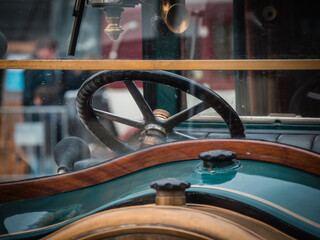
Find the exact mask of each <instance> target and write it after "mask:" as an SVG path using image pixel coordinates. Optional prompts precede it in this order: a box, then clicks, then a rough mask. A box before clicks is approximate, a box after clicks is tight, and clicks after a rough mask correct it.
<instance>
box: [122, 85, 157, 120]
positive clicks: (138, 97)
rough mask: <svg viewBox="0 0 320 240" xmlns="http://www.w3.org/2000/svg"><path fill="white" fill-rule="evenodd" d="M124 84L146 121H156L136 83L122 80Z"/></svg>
mask: <svg viewBox="0 0 320 240" xmlns="http://www.w3.org/2000/svg"><path fill="white" fill-rule="evenodd" d="M124 84H125V85H126V87H127V89H128V90H129V92H130V94H131V96H132V97H133V99H134V100H135V102H136V104H137V106H138V108H139V109H140V111H141V113H142V115H143V117H144V119H145V120H146V122H149V123H154V122H156V117H155V116H154V114H153V112H152V110H151V108H150V106H149V104H148V103H147V101H146V100H145V98H144V97H143V95H142V93H141V92H140V91H139V89H138V88H137V86H136V84H135V83H134V82H133V81H124Z"/></svg>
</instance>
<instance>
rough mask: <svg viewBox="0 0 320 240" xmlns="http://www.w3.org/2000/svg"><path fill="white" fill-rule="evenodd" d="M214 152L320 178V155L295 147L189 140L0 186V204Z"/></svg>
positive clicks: (196, 157)
mask: <svg viewBox="0 0 320 240" xmlns="http://www.w3.org/2000/svg"><path fill="white" fill-rule="evenodd" d="M214 149H221V150H229V151H233V152H236V153H237V159H246V160H256V161H264V162H270V163H275V164H280V165H284V166H288V167H292V168H296V169H299V170H303V171H306V172H309V173H312V174H315V175H320V155H319V154H316V153H312V152H309V151H306V150H302V149H297V148H294V147H290V146H286V145H280V144H276V143H270V142H261V141H254V140H213V139H212V140H192V141H185V142H175V143H170V144H164V145H159V146H154V147H150V148H146V149H143V150H140V151H137V152H134V153H131V154H128V155H126V156H122V157H119V158H117V159H114V160H112V161H109V162H106V163H103V164H100V165H97V166H94V167H91V168H88V169H85V170H82V171H77V172H73V173H67V174H62V175H55V176H49V177H43V178H38V179H31V180H24V181H20V182H11V183H3V184H0V202H8V201H16V200H22V199H29V198H36V197H41V196H48V195H53V194H58V193H63V192H68V191H72V190H76V189H80V188H85V187H89V186H93V185H96V184H99V183H103V182H105V181H108V180H112V179H114V178H117V177H121V176H124V175H127V174H129V173H133V172H136V171H139V170H142V169H145V168H148V167H153V166H157V165H159V164H164V163H170V162H178V161H184V160H194V159H198V155H199V153H201V152H205V151H210V150H214Z"/></svg>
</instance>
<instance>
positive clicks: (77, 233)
mask: <svg viewBox="0 0 320 240" xmlns="http://www.w3.org/2000/svg"><path fill="white" fill-rule="evenodd" d="M147 236H148V237H147ZM117 237H118V238H119V239H157V240H159V239H176V240H177V239H246V240H247V239H279V240H289V239H291V240H292V239H293V238H291V237H290V236H288V235H286V234H284V233H282V232H280V231H279V230H277V229H275V228H273V227H271V226H269V225H267V224H265V223H263V222H260V221H257V220H255V219H252V218H250V217H247V216H244V215H241V214H239V213H236V212H232V211H230V210H226V209H220V208H217V207H211V206H206V205H199V204H192V205H190V206H189V205H184V206H155V205H144V206H135V207H126V208H119V209H113V210H109V211H104V212H101V213H97V214H93V215H91V216H89V217H86V218H83V219H81V220H79V221H76V222H74V223H71V224H69V225H67V226H66V227H64V228H61V229H59V230H58V231H56V232H54V233H52V234H50V235H48V236H46V237H44V238H43V239H46V240H51V239H78V238H81V239H92V238H93V239H109V238H112V239H114V238H117ZM121 237H123V238H121Z"/></svg>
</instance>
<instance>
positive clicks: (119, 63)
mask: <svg viewBox="0 0 320 240" xmlns="http://www.w3.org/2000/svg"><path fill="white" fill-rule="evenodd" d="M0 68H1V69H65V70H68V69H69V70H319V69H320V59H303V60H281V59H274V60H270V59H269V60H258V59H254V60H196V61H193V60H0Z"/></svg>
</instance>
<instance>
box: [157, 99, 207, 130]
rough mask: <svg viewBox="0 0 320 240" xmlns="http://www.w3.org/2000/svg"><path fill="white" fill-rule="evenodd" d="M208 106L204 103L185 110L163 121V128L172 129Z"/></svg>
mask: <svg viewBox="0 0 320 240" xmlns="http://www.w3.org/2000/svg"><path fill="white" fill-rule="evenodd" d="M209 107H210V105H209V104H208V103H206V102H200V103H198V104H196V105H194V106H193V107H190V108H187V109H185V110H183V111H181V112H179V113H177V114H175V115H173V116H171V117H169V118H168V119H166V120H165V122H164V123H163V126H164V127H165V128H166V129H170V130H171V129H173V128H174V127H175V126H177V125H178V124H180V123H182V122H184V121H186V120H187V119H189V118H191V117H193V116H195V115H197V114H198V113H201V112H203V111H204V110H206V109H208V108H209Z"/></svg>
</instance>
